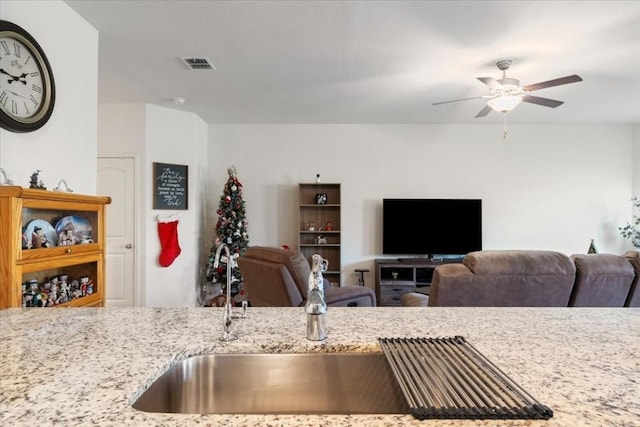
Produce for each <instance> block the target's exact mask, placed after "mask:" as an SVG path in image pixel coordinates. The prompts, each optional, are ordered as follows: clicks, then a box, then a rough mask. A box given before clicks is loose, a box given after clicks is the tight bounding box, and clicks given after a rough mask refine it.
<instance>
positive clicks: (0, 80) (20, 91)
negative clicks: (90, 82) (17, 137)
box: [0, 20, 56, 132]
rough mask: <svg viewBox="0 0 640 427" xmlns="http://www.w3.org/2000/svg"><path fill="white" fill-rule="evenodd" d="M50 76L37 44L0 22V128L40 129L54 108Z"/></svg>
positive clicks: (13, 130) (48, 68)
mask: <svg viewBox="0 0 640 427" xmlns="http://www.w3.org/2000/svg"><path fill="white" fill-rule="evenodd" d="M55 98H56V93H55V83H54V80H53V72H52V71H51V66H50V65H49V60H48V59H47V57H46V55H45V54H44V51H43V50H42V48H41V47H40V45H39V44H38V42H37V41H36V40H35V39H34V38H33V37H32V36H31V34H29V33H28V32H27V31H26V30H25V29H23V28H22V27H20V26H18V25H16V24H14V23H11V22H8V21H3V20H0V126H1V127H2V128H4V129H7V130H9V131H11V132H32V131H34V130H37V129H40V128H41V127H42V126H44V124H45V123H47V121H48V120H49V118H50V117H51V113H53V106H54V104H55Z"/></svg>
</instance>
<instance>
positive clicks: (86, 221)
mask: <svg viewBox="0 0 640 427" xmlns="http://www.w3.org/2000/svg"><path fill="white" fill-rule="evenodd" d="M109 203H111V198H110V197H106V196H87V195H80V194H74V193H67V192H54V191H46V190H36V189H27V188H22V187H17V186H0V309H3V308H9V307H23V306H25V304H26V303H25V300H24V298H23V294H24V293H25V292H26V293H29V292H30V291H31V289H30V283H29V282H33V283H37V284H38V289H37V291H34V292H33V293H31V294H32V295H39V296H41V297H42V299H41V298H40V297H38V301H45V304H44V306H52V307H65V306H67V307H68V306H103V305H104V300H105V273H104V272H105V246H106V234H105V205H107V204H109ZM69 223H71V225H70V226H69V227H67V228H69V229H72V230H71V231H70V233H69V235H70V236H71V237H70V238H69V240H68V241H64V242H63V241H58V240H59V234H60V233H59V232H60V230H56V225H57V224H60V225H61V227H59V228H65V227H62V226H63V225H69ZM29 224H36V225H35V226H34V225H29ZM37 228H40V229H44V237H43V239H44V240H46V243H36V242H39V239H36V238H35V237H36V236H34V240H33V241H32V240H31V235H26V234H33V233H36V231H35V230H36V229H37ZM37 232H38V233H39V232H40V230H37ZM32 242H33V243H32ZM34 243H35V244H34ZM65 243H68V244H67V245H64V246H63V244H65ZM35 246H41V247H35ZM62 276H67V278H68V280H67V286H68V291H67V289H65V293H68V297H67V301H64V298H59V297H58V298H56V300H58V301H61V302H59V303H57V304H51V303H49V302H48V298H49V297H50V296H51V295H52V294H51V292H50V290H51V288H50V285H51V281H52V279H54V278H55V279H59V278H60V277H62ZM74 281H75V283H74ZM54 282H55V280H54ZM47 284H48V285H47ZM81 284H83V285H81ZM87 284H88V286H87ZM58 286H60V288H62V287H63V286H62V284H61V283H60V284H59V285H58V284H56V287H58ZM65 288H66V287H65ZM72 288H73V289H72ZM76 288H77V290H78V292H74V293H73V294H72V291H75V289H76ZM80 288H82V290H81V289H80ZM62 293H63V292H62V289H60V291H59V292H56V293H55V294H54V295H56V296H60V295H61V294H62ZM31 301H32V300H31V298H29V305H30V303H31ZM51 301H53V298H51ZM49 304H50V305H49Z"/></svg>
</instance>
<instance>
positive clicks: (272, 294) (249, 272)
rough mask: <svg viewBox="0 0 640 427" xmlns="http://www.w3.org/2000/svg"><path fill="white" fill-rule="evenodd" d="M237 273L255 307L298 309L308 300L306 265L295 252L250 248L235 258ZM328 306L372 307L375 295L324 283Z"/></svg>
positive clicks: (351, 287) (359, 288)
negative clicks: (237, 267)
mask: <svg viewBox="0 0 640 427" xmlns="http://www.w3.org/2000/svg"><path fill="white" fill-rule="evenodd" d="M238 266H239V267H240V273H242V277H243V279H244V285H245V286H246V288H247V292H248V296H249V301H250V302H251V305H252V306H254V307H301V306H304V304H305V302H306V299H307V290H308V286H309V284H308V283H309V273H310V272H311V268H310V267H309V262H308V261H307V260H306V259H305V257H304V255H302V254H301V253H300V252H298V251H291V250H285V249H280V248H271V247H264V246H251V247H250V248H248V249H247V250H246V251H245V253H244V255H242V256H241V257H239V258H238ZM324 295H325V300H326V302H327V305H329V306H334V307H335V306H343V307H351V306H354V307H375V305H376V295H375V292H374V291H373V290H372V289H369V288H366V287H363V286H344V287H336V288H333V287H331V286H330V284H329V282H328V281H327V280H326V279H325V289H324Z"/></svg>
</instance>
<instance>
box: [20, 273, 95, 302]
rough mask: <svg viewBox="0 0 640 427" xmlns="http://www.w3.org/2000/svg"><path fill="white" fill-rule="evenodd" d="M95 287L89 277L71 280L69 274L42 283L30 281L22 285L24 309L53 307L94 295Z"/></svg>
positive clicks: (35, 280)
mask: <svg viewBox="0 0 640 427" xmlns="http://www.w3.org/2000/svg"><path fill="white" fill-rule="evenodd" d="M93 287H94V285H93V282H92V281H91V278H90V277H89V276H86V275H85V276H81V277H80V280H78V279H69V275H68V274H62V275H61V276H60V277H58V276H50V277H48V278H45V279H44V281H43V282H42V283H40V282H39V281H38V279H29V280H27V281H26V282H23V283H22V307H53V306H55V305H58V304H62V303H65V302H68V301H71V300H76V299H79V298H82V297H85V296H89V295H91V294H93V291H94V289H93Z"/></svg>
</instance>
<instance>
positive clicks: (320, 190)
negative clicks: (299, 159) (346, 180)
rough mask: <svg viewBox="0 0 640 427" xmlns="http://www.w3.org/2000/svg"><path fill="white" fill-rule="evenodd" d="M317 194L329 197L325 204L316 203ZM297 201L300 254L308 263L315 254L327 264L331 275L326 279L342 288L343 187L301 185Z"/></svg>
mask: <svg viewBox="0 0 640 427" xmlns="http://www.w3.org/2000/svg"><path fill="white" fill-rule="evenodd" d="M318 194H326V196H327V200H326V203H324V204H319V203H317V200H316V196H317V195H318ZM298 197H299V211H298V250H299V251H300V252H301V253H302V254H303V255H304V256H305V258H307V260H309V262H311V256H312V255H313V254H316V253H317V254H319V255H320V256H322V257H323V258H325V259H326V260H328V261H329V271H327V272H325V273H324V277H325V278H326V279H327V280H329V281H330V282H331V284H332V285H333V286H340V284H341V280H340V278H341V270H342V264H341V256H340V245H341V237H340V233H341V222H340V184H324V183H301V184H299V186H298ZM311 228H313V230H311Z"/></svg>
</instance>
